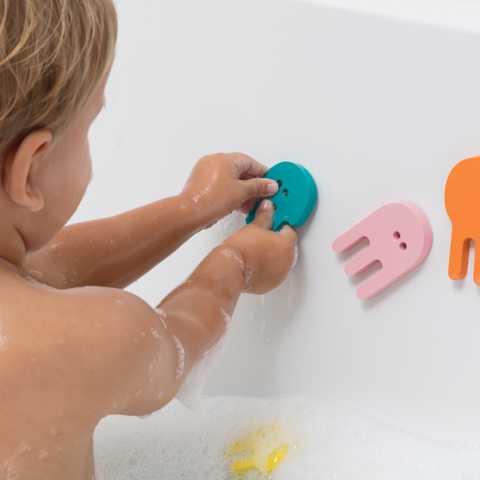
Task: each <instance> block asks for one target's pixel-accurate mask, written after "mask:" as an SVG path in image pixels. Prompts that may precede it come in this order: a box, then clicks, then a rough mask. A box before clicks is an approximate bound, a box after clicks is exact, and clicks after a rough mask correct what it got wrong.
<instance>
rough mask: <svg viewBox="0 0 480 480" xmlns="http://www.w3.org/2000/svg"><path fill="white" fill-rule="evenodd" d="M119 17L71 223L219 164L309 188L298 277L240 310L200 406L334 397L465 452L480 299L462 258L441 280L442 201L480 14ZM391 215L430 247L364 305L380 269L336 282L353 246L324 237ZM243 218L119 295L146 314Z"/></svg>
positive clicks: (188, 4)
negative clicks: (425, 234) (309, 179)
mask: <svg viewBox="0 0 480 480" xmlns="http://www.w3.org/2000/svg"><path fill="white" fill-rule="evenodd" d="M472 3H474V2H472ZM118 10H119V17H120V36H119V43H118V48H117V58H116V61H115V66H114V69H113V72H112V77H111V80H110V82H109V85H108V87H107V94H106V97H107V109H106V111H105V112H104V113H103V114H102V115H101V116H100V117H99V119H98V120H97V122H96V124H95V125H94V128H93V130H92V133H91V143H92V154H93V158H94V172H95V178H94V181H93V182H92V184H91V186H90V189H89V191H88V192H87V196H86V198H85V200H84V202H83V204H82V205H81V207H80V209H79V210H78V212H77V213H76V215H75V217H74V218H73V221H81V220H86V219H91V218H100V217H103V216H108V215H113V214H116V213H119V212H121V211H124V210H127V209H131V208H134V207H136V206H139V205H142V204H145V203H147V202H151V201H154V200H157V199H158V198H161V197H165V196H169V195H173V194H176V193H178V192H179V190H180V189H181V188H182V186H183V183H184V181H185V179H186V176H187V173H188V172H189V170H190V169H191V167H192V166H193V164H194V162H195V161H196V160H197V159H198V158H200V157H201V156H203V155H206V154H208V153H213V152H219V151H225V152H232V151H241V152H244V153H247V154H249V155H250V156H252V157H254V158H255V159H257V160H259V161H260V162H262V163H265V164H266V165H270V166H273V165H274V164H276V163H278V162H280V161H293V162H297V163H301V164H302V165H304V166H305V167H306V168H307V169H308V170H309V171H310V172H311V174H312V175H313V177H314V179H315V181H316V183H317V186H318V190H319V198H318V203H317V205H316V207H315V210H314V212H313V214H312V216H311V218H310V219H309V220H308V222H307V223H306V224H305V225H304V226H303V227H302V228H300V229H298V235H299V241H298V243H299V258H298V264H297V266H296V267H295V268H294V269H293V271H292V273H291V274H290V275H289V277H288V278H287V280H286V281H285V282H284V284H282V285H281V286H280V287H278V288H277V289H276V290H274V291H273V292H271V293H269V294H267V295H265V296H264V297H257V296H252V295H243V296H242V297H241V299H240V301H239V304H238V307H237V310H236V312H235V315H234V317H233V335H232V338H231V341H230V343H229V345H228V348H227V350H226V352H225V354H224V356H223V358H222V359H221V360H220V361H219V363H218V365H217V367H216V369H215V371H214V373H213V374H212V376H211V377H210V379H209V381H208V383H207V385H206V387H205V389H204V396H205V397H207V398H212V397H217V396H230V397H247V398H253V397H255V398H271V397H289V396H293V397H303V398H307V399H313V400H318V401H324V400H326V401H328V402H330V401H331V402H338V403H339V404H341V405H345V406H348V407H349V408H350V407H351V408H354V409H358V411H361V412H364V413H365V414H366V415H370V416H372V417H374V418H376V419H378V420H379V421H381V422H385V423H386V424H389V425H392V426H395V427H396V428H399V429H403V430H405V431H409V432H412V434H415V435H419V436H423V437H426V438H434V439H438V440H439V441H446V442H457V443H458V442H459V443H468V444H474V443H475V442H479V441H480V408H479V405H480V382H479V381H478V379H479V377H480V348H479V339H480V303H479V302H480V290H479V288H478V287H477V286H476V285H475V284H474V282H473V256H472V255H473V254H474V252H472V253H471V260H470V266H469V271H468V275H467V277H466V278H465V279H464V280H459V281H456V282H454V281H452V280H451V279H450V278H449V276H448V262H449V249H450V237H451V231H452V225H451V222H450V219H449V218H448V216H447V213H446V210H445V203H444V191H445V183H446V180H447V177H448V175H449V172H450V171H451V169H452V168H453V167H454V166H455V165H456V164H457V163H458V162H460V161H461V160H463V159H466V158H469V157H474V156H477V155H480V87H479V86H480V62H479V61H478V59H479V52H480V8H479V7H478V6H475V5H473V4H469V5H467V4H459V3H454V2H448V1H443V0H430V1H428V0H416V1H415V2H407V1H402V2H399V1H398V2H397V1H393V0H392V1H391V2H369V1H367V0H357V1H356V2H353V1H348V0H342V1H340V0H339V1H333V0H331V1H327V0H325V1H320V0H318V1H313V0H312V1H309V2H307V1H305V2H301V1H280V0H228V1H226V0H202V1H198V0H179V1H175V2H172V1H166V0H145V1H143V2H140V3H139V2H134V1H132V0H121V1H119V2H118ZM399 201H410V202H413V203H415V204H416V205H418V206H419V207H420V208H421V209H422V210H423V212H424V213H425V215H426V216H427V218H428V220H429V222H430V224H431V227H432V231H433V247H432V250H431V253H430V254H429V256H428V257H427V258H426V260H425V261H424V262H423V263H422V264H421V265H420V266H419V267H418V268H416V269H415V270H414V271H412V272H411V273H409V274H408V275H406V276H405V277H403V278H402V279H401V280H400V281H398V282H397V283H395V284H394V285H393V286H391V287H389V288H388V289H386V290H385V291H384V292H382V293H381V294H379V295H377V296H376V297H374V298H373V299H367V300H359V299H358V298H357V297H356V295H355V290H356V288H357V287H358V286H359V285H360V284H361V283H362V282H364V281H365V280H366V279H367V278H369V277H370V276H371V275H372V274H375V273H378V268H375V267H374V268H373V271H371V272H366V273H364V274H362V275H360V276H357V277H351V278H349V277H347V276H346V275H345V273H344V267H345V264H346V262H347V261H348V260H349V259H351V258H353V256H354V255H355V254H356V253H358V252H359V251H360V249H361V248H362V246H363V247H364V246H365V245H360V246H359V247H356V248H355V250H354V252H349V253H346V254H345V253H344V254H336V253H334V251H333V250H332V242H333V241H334V240H335V239H336V238H337V237H338V236H339V235H341V234H342V233H344V232H345V231H347V230H348V229H349V228H350V227H352V226H353V225H355V224H356V223H357V222H359V221H360V220H361V219H363V218H365V217H366V216H367V215H369V214H370V213H372V212H373V211H375V210H376V209H377V208H379V207H381V206H383V205H385V204H388V203H392V202H399ZM243 222H244V219H243V218H242V217H240V216H238V215H233V216H231V217H228V218H226V219H225V220H223V221H222V222H220V223H219V224H218V225H217V226H216V227H214V228H212V229H211V230H208V231H205V232H202V233H200V234H198V235H197V236H196V237H195V238H193V239H191V240H190V241H189V242H188V243H187V244H186V245H184V246H183V247H182V248H181V249H180V250H179V251H178V252H176V253H175V254H174V255H173V256H172V257H170V258H169V259H167V260H166V261H165V262H163V264H162V265H161V266H160V267H158V268H157V269H155V270H154V271H153V272H151V273H150V274H149V275H147V276H146V277H145V278H143V279H142V280H141V281H139V282H137V283H136V284H134V285H133V286H132V287H131V288H130V291H132V292H134V293H136V294H138V295H139V296H141V297H142V298H144V299H145V300H147V301H148V302H149V303H150V304H151V305H152V306H154V305H157V304H158V302H159V301H160V300H161V299H162V298H163V297H164V296H165V295H166V294H167V293H168V292H169V291H170V290H172V289H173V288H174V287H175V286H176V285H177V284H178V283H180V282H181V281H182V280H183V279H184V278H185V277H186V276H187V275H188V274H189V273H190V272H191V270H192V269H193V267H194V266H195V265H196V264H198V263H199V262H200V260H201V259H202V258H203V257H204V256H205V255H206V254H207V253H208V252H209V251H210V249H212V248H213V247H214V246H215V245H216V244H218V243H219V242H220V241H222V240H223V239H224V238H225V237H226V236H227V235H228V234H229V233H231V232H233V231H234V230H235V229H236V228H239V227H240V226H241V225H242V224H243ZM211 401H214V400H211ZM174 408H177V407H174ZM109 421H110V422H111V424H112V428H115V425H114V424H115V422H117V423H118V424H120V423H121V422H122V421H123V420H120V419H115V418H113V419H112V420H109ZM119 422H120V423H119ZM146 422H148V420H146ZM97 441H98V442H100V443H101V438H98V439H97ZM479 472H480V470H479ZM479 475H480V473H479ZM125 478H127V477H125ZM149 478H150V477H149ZM152 478H153V477H152ZM305 478H307V477H305ZM468 478H478V477H473V476H472V477H468ZM138 480H143V479H138Z"/></svg>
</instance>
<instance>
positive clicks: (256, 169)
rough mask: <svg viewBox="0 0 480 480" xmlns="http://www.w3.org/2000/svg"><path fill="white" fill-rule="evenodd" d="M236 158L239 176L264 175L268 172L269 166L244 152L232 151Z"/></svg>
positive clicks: (235, 162)
mask: <svg viewBox="0 0 480 480" xmlns="http://www.w3.org/2000/svg"><path fill="white" fill-rule="evenodd" d="M230 155H231V156H232V157H233V158H234V160H233V164H234V165H235V167H236V169H237V175H238V178H241V177H242V176H244V177H249V176H250V177H263V176H264V175H265V174H266V173H267V172H268V167H266V166H265V165H262V164H261V163H259V162H257V161H256V160H254V159H253V158H252V157H249V156H248V155H244V154H243V153H231V154H230Z"/></svg>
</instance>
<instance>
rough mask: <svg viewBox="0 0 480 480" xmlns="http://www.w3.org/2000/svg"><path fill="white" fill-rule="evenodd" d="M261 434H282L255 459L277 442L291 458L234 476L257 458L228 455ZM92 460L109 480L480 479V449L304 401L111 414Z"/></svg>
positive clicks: (242, 401)
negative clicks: (238, 466)
mask: <svg viewBox="0 0 480 480" xmlns="http://www.w3.org/2000/svg"><path fill="white" fill-rule="evenodd" d="M262 427H263V428H267V429H271V428H274V429H275V432H276V433H275V435H274V436H273V437H272V438H271V439H270V440H269V439H268V438H267V437H268V435H267V437H266V438H264V439H260V440H259V442H257V443H258V445H256V448H257V449H258V450H260V452H257V453H259V454H263V458H266V455H267V454H268V453H269V452H270V451H273V450H275V448H278V446H280V445H281V446H286V448H287V453H286V456H285V458H284V460H283V461H282V462H280V463H279V465H278V467H277V468H276V469H275V470H273V471H271V472H270V473H265V471H262V470H261V468H260V469H259V468H252V469H250V470H247V471H245V475H244V476H242V477H238V476H237V475H236V474H235V473H234V472H233V471H232V468H231V465H232V464H233V463H234V462H235V461H237V460H238V459H241V458H242V456H245V457H248V456H249V455H251V453H252V452H251V451H246V452H243V453H242V452H240V453H237V454H236V455H232V454H231V447H232V445H235V444H238V442H242V441H244V440H245V439H248V438H249V437H252V435H254V436H255V434H256V432H258V431H259V429H260V428H262ZM269 442H270V444H269ZM262 443H263V444H262ZM262 450H263V451H262ZM253 453H255V452H253ZM95 455H96V459H97V462H98V465H99V467H100V470H101V471H102V472H103V474H104V476H105V479H106V480H159V479H163V480H177V479H178V480H179V479H188V480H207V479H208V480H213V479H215V480H227V479H235V478H242V479H244V480H252V479H255V480H257V479H258V480H261V479H268V478H271V479H272V480H297V479H299V480H300V479H302V480H303V479H305V480H314V479H315V480H320V479H322V480H324V479H338V480H407V479H408V480H478V479H480V447H479V445H476V444H472V445H456V444H448V443H442V442H439V441H436V440H434V439H429V438H424V437H421V436H419V435H415V434H413V433H410V432H406V431H403V430H401V429H399V428H396V427H394V426H391V425H388V424H386V423H384V422H382V421H380V420H377V419H375V418H373V417H371V416H369V415H367V414H365V413H363V412H361V411H358V410H355V409H353V408H351V407H348V406H344V405H340V404H337V403H332V402H326V401H325V402H322V401H318V400H313V399H308V398H271V399H260V398H242V397H214V398H210V399H204V400H202V401H201V403H200V407H199V409H198V411H197V412H192V411H191V410H189V409H187V408H185V407H184V406H183V405H182V404H180V403H179V402H178V401H176V400H174V401H173V402H172V403H170V404H169V405H167V407H165V408H164V409H162V410H160V411H159V412H157V413H155V414H153V415H152V416H151V417H149V418H148V419H144V420H142V419H139V418H136V417H126V416H111V417H107V418H106V419H104V420H103V421H102V422H101V423H100V425H99V426H98V427H97V431H96V434H95ZM262 462H263V460H262ZM262 462H260V464H259V466H260V467H261V466H262Z"/></svg>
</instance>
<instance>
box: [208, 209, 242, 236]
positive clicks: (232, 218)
mask: <svg viewBox="0 0 480 480" xmlns="http://www.w3.org/2000/svg"><path fill="white" fill-rule="evenodd" d="M245 218H246V215H245V214H243V213H241V212H237V211H236V210H235V211H234V212H232V213H231V214H230V215H227V216H226V217H224V218H222V219H221V220H219V221H218V222H217V224H216V225H215V230H217V231H218V232H220V234H221V235H225V236H226V237H227V236H229V235H231V234H232V233H235V232H236V231H237V230H239V229H240V228H242V227H244V226H245Z"/></svg>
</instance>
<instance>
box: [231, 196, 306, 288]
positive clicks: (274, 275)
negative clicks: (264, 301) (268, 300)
mask: <svg viewBox="0 0 480 480" xmlns="http://www.w3.org/2000/svg"><path fill="white" fill-rule="evenodd" d="M272 224H273V204H272V202H271V201H270V200H264V201H263V202H262V204H261V205H260V207H259V208H258V210H257V215H256V217H255V220H254V221H253V222H252V223H250V224H249V225H247V226H245V227H243V228H242V229H241V230H239V231H238V232H235V233H234V234H233V235H230V237H228V238H227V239H226V240H225V241H224V242H223V245H225V247H226V248H227V247H228V246H232V247H235V248H237V249H238V250H239V251H240V252H241V253H242V254H243V256H244V258H245V261H246V266H245V267H244V268H245V276H246V284H245V289H244V291H246V292H249V293H255V294H257V295H262V294H264V293H266V292H269V291H270V290H273V289H274V288H275V287H278V286H279V285H280V284H281V283H282V282H283V281H284V280H285V278H286V276H287V275H288V272H290V269H291V268H292V266H293V261H294V255H295V245H296V244H297V234H296V232H295V230H294V229H293V228H292V227H291V226H290V225H285V226H284V227H283V228H282V229H281V230H280V232H278V233H277V232H273V231H272V230H270V229H271V228H272Z"/></svg>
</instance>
